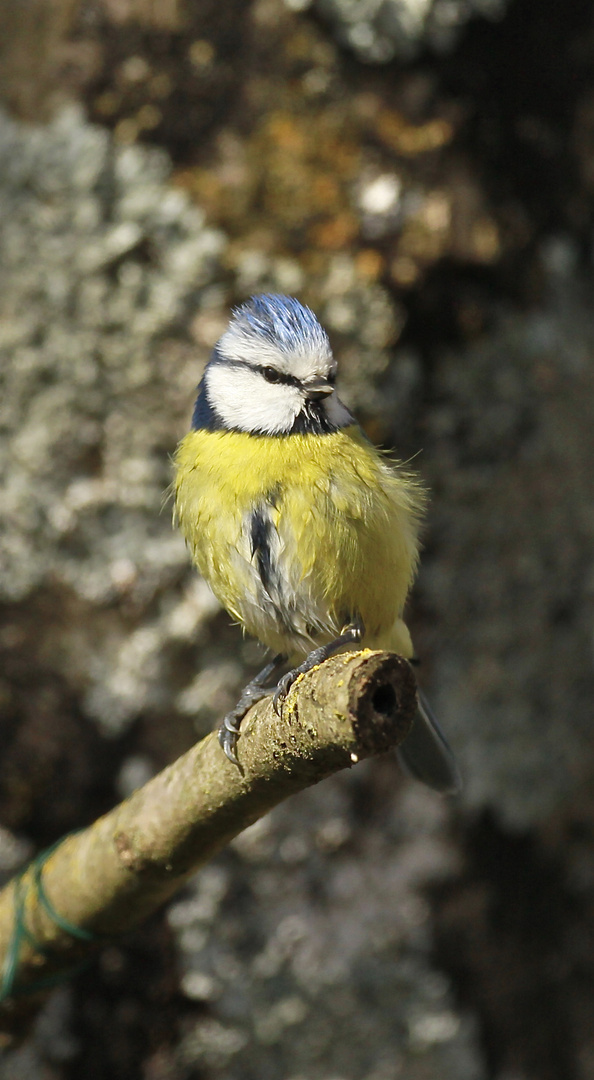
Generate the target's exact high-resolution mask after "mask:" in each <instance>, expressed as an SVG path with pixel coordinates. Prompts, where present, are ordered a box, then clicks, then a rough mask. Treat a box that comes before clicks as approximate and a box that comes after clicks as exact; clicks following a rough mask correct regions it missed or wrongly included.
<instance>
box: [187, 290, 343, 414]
mask: <svg viewBox="0 0 594 1080" xmlns="http://www.w3.org/2000/svg"><path fill="white" fill-rule="evenodd" d="M335 379H336V361H335V359H334V357H333V355H332V350H331V348H330V342H329V341H328V335H327V334H326V331H325V330H323V329H322V327H321V326H320V324H319V322H318V320H317V319H316V317H315V315H314V314H313V312H312V311H310V309H309V308H308V307H305V306H304V305H303V304H300V303H299V301H298V300H295V299H293V298H292V297H290V296H280V295H274V294H271V295H266V294H265V295H262V296H253V297H252V298H251V300H248V301H247V303H245V304H242V305H241V307H238V308H236V309H235V311H234V312H233V318H232V319H231V321H230V323H229V326H228V327H227V330H226V331H225V333H224V334H223V336H222V337H221V338H220V340H219V341H218V342H217V344H216V345H215V348H214V350H213V354H212V357H211V359H210V361H209V363H208V365H207V367H206V369H205V372H204V377H203V379H202V382H201V384H200V392H199V395H198V400H197V402H196V409H195V411H194V418H193V426H194V427H196V428H198V427H209V428H214V429H223V428H230V429H233V430H235V431H249V432H252V433H253V434H259V435H289V434H294V433H308V432H312V433H318V434H322V433H326V432H329V431H336V430H337V429H338V428H340V427H344V426H345V425H347V424H350V423H352V422H353V418H352V416H351V414H350V413H349V411H348V409H346V407H345V406H344V405H343V404H342V402H341V401H340V399H339V397H338V395H337V393H336V391H335V389H334V383H335Z"/></svg>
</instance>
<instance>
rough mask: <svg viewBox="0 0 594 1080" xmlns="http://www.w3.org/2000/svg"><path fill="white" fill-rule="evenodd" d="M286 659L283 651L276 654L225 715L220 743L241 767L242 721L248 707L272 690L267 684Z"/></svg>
mask: <svg viewBox="0 0 594 1080" xmlns="http://www.w3.org/2000/svg"><path fill="white" fill-rule="evenodd" d="M285 661H286V656H285V655H284V654H283V653H279V655H278V656H275V658H274V660H271V661H270V663H269V664H267V665H266V667H265V668H262V671H259V672H258V674H257V675H256V676H255V678H253V679H252V681H251V682H249V683H248V684H247V686H245V687H244V688H243V690H242V692H241V697H240V699H239V701H238V702H237V705H236V706H235V708H233V709H231V711H230V712H228V713H227V715H226V716H225V718H224V720H223V722H222V724H221V726H220V728H219V743H220V745H221V747H222V749H223V751H224V753H225V755H226V757H228V758H229V761H231V762H232V763H233V765H237V767H238V768H239V767H240V766H239V761H238V758H237V754H236V752H235V751H236V748H237V740H238V738H239V736H240V734H241V732H240V730H239V728H240V724H241V721H242V720H243V718H244V716H245V714H246V712H247V711H248V709H251V707H252V705H256V703H257V702H258V701H261V700H262V698H265V697H266V696H267V695H268V694H269V693H270V690H269V689H266V686H265V684H266V683H267V682H268V681H269V679H270V678H271V677H272V676H273V675H275V674H276V672H277V671H278V669H279V667H282V665H283V664H284V663H285Z"/></svg>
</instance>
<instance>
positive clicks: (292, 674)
mask: <svg viewBox="0 0 594 1080" xmlns="http://www.w3.org/2000/svg"><path fill="white" fill-rule="evenodd" d="M298 674H299V672H298V671H287V674H286V675H283V677H282V679H280V680H279V683H278V685H277V688H276V690H275V691H274V697H273V699H272V708H273V709H274V711H275V713H276V715H277V716H280V714H281V711H282V707H283V703H284V701H285V698H286V696H287V694H288V693H289V690H290V689H291V687H292V685H293V683H294V682H295V679H296V678H297V676H298Z"/></svg>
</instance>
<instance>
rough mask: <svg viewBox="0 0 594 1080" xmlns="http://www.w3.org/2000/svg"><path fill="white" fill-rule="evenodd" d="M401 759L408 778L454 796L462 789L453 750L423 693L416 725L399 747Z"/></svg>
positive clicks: (414, 724)
mask: <svg viewBox="0 0 594 1080" xmlns="http://www.w3.org/2000/svg"><path fill="white" fill-rule="evenodd" d="M398 758H399V760H400V764H401V765H402V767H403V769H404V772H405V773H407V775H408V776H412V777H413V778H414V779H415V780H420V781H421V783H422V784H426V785H427V787H430V788H433V789H434V790H435V791H441V792H442V793H443V794H449V795H454V794H456V792H458V791H460V789H461V787H462V777H461V776H460V770H459V769H458V765H457V763H456V759H455V757H454V754H453V751H452V750H451V748H450V746H449V744H448V741H447V739H446V737H445V735H444V733H443V731H442V730H441V727H440V726H439V724H438V722H437V720H436V719H435V717H434V715H433V713H432V712H431V709H430V708H429V705H428V704H427V701H426V699H425V697H424V696H423V695H422V694H421V693H419V708H418V710H417V713H416V715H415V719H414V721H413V726H412V728H411V730H410V732H409V734H408V735H407V736H406V739H405V740H404V742H403V743H402V744H401V745H400V746H399V747H398Z"/></svg>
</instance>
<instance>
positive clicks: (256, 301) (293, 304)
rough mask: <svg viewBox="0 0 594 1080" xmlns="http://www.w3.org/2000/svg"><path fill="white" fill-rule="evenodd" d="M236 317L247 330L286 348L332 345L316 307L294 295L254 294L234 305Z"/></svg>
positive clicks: (239, 325) (240, 327) (326, 347)
mask: <svg viewBox="0 0 594 1080" xmlns="http://www.w3.org/2000/svg"><path fill="white" fill-rule="evenodd" d="M233 321H234V322H235V323H236V325H237V326H238V328H239V329H241V330H243V331H244V332H247V333H251V334H257V335H258V337H261V338H264V339H265V340H266V341H269V342H271V343H273V344H274V345H276V346H277V347H278V348H280V349H283V350H285V351H287V352H293V351H295V350H297V349H303V348H305V349H319V348H323V349H329V348H330V344H329V341H328V335H327V333H326V331H325V330H324V329H323V327H321V326H320V324H319V322H318V320H317V319H316V317H315V315H314V313H313V311H310V309H309V308H308V307H306V306H305V304H300V303H299V301H298V300H295V299H294V297H292V296H282V295H280V294H277V293H263V294H262V295H261V296H252V297H251V299H250V300H248V301H247V302H246V303H245V304H242V305H241V307H238V308H235V309H234V311H233Z"/></svg>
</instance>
